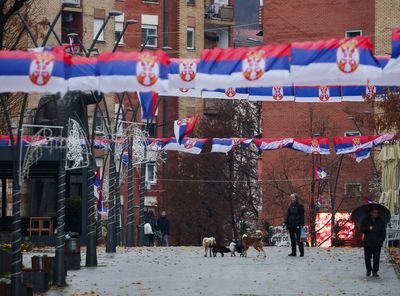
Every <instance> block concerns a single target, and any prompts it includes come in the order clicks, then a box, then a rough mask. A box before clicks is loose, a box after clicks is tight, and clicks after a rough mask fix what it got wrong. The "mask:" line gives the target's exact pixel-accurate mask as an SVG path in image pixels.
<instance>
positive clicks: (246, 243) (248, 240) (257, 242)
mask: <svg viewBox="0 0 400 296" xmlns="http://www.w3.org/2000/svg"><path fill="white" fill-rule="evenodd" d="M262 238H263V233H262V231H261V230H257V231H256V235H255V236H247V235H246V234H243V237H242V245H243V256H244V257H247V250H248V249H249V248H250V247H253V248H254V249H256V250H257V251H258V255H257V256H260V255H261V252H263V254H264V257H267V255H266V254H265V252H264V249H263V241H262Z"/></svg>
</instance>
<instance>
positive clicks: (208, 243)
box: [203, 237, 217, 257]
mask: <svg viewBox="0 0 400 296" xmlns="http://www.w3.org/2000/svg"><path fill="white" fill-rule="evenodd" d="M216 244H217V241H216V240H215V238H214V237H205V238H203V247H204V257H207V252H208V250H210V257H211V249H212V247H213V246H215V245H216Z"/></svg>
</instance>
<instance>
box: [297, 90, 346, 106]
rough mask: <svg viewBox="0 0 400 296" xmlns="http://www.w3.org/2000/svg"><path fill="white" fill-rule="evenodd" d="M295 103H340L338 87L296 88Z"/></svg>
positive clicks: (340, 97) (340, 96)
mask: <svg viewBox="0 0 400 296" xmlns="http://www.w3.org/2000/svg"><path fill="white" fill-rule="evenodd" d="M295 94H296V98H295V99H296V102H300V103H340V102H341V101H342V95H341V91H340V87H339V86H317V87H313V86H296V87H295Z"/></svg>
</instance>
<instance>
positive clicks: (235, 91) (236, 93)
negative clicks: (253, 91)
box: [201, 87, 249, 100]
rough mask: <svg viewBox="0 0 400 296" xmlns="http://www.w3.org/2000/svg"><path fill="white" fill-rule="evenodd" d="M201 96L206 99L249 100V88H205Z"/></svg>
mask: <svg viewBox="0 0 400 296" xmlns="http://www.w3.org/2000/svg"><path fill="white" fill-rule="evenodd" d="M201 96H202V97H203V98H204V99H226V100H233V99H236V100H247V99H248V98H249V90H248V89H247V88H234V87H230V88H227V89H220V88H219V89H215V90H203V91H202V93H201Z"/></svg>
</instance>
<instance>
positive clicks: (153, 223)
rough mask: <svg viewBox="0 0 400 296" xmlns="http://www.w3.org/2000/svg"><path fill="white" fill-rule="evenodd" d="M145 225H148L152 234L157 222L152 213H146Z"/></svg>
mask: <svg viewBox="0 0 400 296" xmlns="http://www.w3.org/2000/svg"><path fill="white" fill-rule="evenodd" d="M145 223H150V225H151V229H152V230H153V232H154V231H155V230H157V220H156V218H155V217H154V214H153V213H152V212H148V213H147V215H146V218H145Z"/></svg>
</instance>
